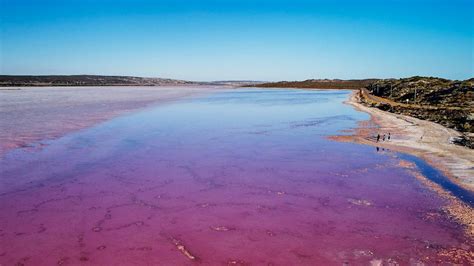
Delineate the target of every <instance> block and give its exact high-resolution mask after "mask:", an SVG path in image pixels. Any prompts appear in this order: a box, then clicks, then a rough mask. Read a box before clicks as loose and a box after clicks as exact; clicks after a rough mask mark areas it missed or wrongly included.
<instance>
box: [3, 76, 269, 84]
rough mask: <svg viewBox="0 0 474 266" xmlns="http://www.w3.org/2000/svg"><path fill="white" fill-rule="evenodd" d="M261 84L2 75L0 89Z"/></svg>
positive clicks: (230, 81)
mask: <svg viewBox="0 0 474 266" xmlns="http://www.w3.org/2000/svg"><path fill="white" fill-rule="evenodd" d="M258 83H261V82H259V81H249V80H244V81H240V80H235V81H234V80H226V81H210V82H199V81H186V80H178V79H166V78H149V77H134V76H103V75H44V76H43V75H0V87H14V86H16V87H50V86H186V85H208V86H214V85H216V86H244V85H254V84H258Z"/></svg>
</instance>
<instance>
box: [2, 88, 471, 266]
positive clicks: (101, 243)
mask: <svg viewBox="0 0 474 266" xmlns="http://www.w3.org/2000/svg"><path fill="white" fill-rule="evenodd" d="M348 94H349V92H347V91H302V90H271V89H269V90H260V89H258V90H257V89H248V90H245V89H240V90H230V91H224V92H219V93H216V94H213V95H210V96H205V97H201V98H198V99H189V100H183V101H180V102H177V103H173V104H169V105H162V106H157V107H155V108H149V109H146V110H144V111H141V112H137V113H135V114H132V115H127V116H123V117H120V118H116V119H113V120H111V121H108V122H106V123H103V124H100V125H98V126H95V127H93V128H89V129H86V130H82V131H79V132H76V133H73V134H69V135H67V136H65V137H63V138H61V139H58V140H55V141H49V142H47V143H36V144H35V145H34V147H33V148H27V149H18V150H14V151H12V152H10V153H9V154H7V156H6V157H4V158H3V159H2V160H1V162H0V171H1V172H0V174H1V176H0V264H1V265H15V264H19V265H22V264H24V265H82V264H84V265H190V264H211V265H246V264H253V265H295V264H297V265H341V264H344V263H349V264H355V265H360V264H362V265H366V264H370V263H372V264H378V263H384V264H389V263H400V264H416V263H421V262H423V263H426V264H433V263H439V262H458V263H463V262H464V263H466V262H468V261H467V260H466V256H465V254H468V253H469V251H472V246H471V244H472V242H470V240H469V239H468V238H467V237H466V236H465V235H464V231H463V228H462V227H461V226H460V225H459V224H457V223H456V222H455V221H453V220H452V219H451V218H449V217H447V216H446V215H445V214H444V213H443V212H442V211H441V208H442V207H443V206H444V205H445V204H446V202H445V201H444V200H443V199H442V198H440V197H439V196H438V195H437V194H436V193H434V192H432V191H430V190H429V189H427V188H426V187H424V186H423V184H422V183H420V182H419V181H418V180H417V179H416V178H415V177H414V176H413V175H412V174H411V173H410V171H408V170H407V169H405V168H402V167H400V166H399V163H400V158H399V157H398V155H397V154H394V153H391V152H381V151H379V152H377V151H376V150H375V149H374V148H372V147H368V146H363V145H356V144H350V143H338V142H333V141H330V140H328V139H327V138H326V136H328V135H332V134H341V132H344V130H347V129H350V128H353V127H355V126H356V124H357V122H358V121H360V120H363V119H367V118H368V116H367V115H366V114H364V113H360V112H356V111H355V110H353V109H352V108H351V107H350V106H347V105H344V104H343V101H344V100H345V99H346V98H347V97H348ZM448 251H449V252H448ZM450 252H451V253H450ZM446 254H448V255H446ZM450 254H451V255H450ZM452 254H461V255H460V257H461V259H459V258H455V256H454V255H452Z"/></svg>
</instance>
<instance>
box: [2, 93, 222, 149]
mask: <svg viewBox="0 0 474 266" xmlns="http://www.w3.org/2000/svg"><path fill="white" fill-rule="evenodd" d="M213 90H216V88H213V87H204V86H202V87H201V86H198V87H196V86H194V87H185V86H182V87H22V88H8V87H7V88H5V87H4V88H0V98H1V99H2V100H1V101H0V117H1V120H0V122H1V126H0V157H2V156H3V155H4V154H5V153H6V152H8V151H9V150H12V149H15V148H18V147H29V146H33V145H32V143H35V142H38V141H43V140H48V139H54V138H58V137H61V136H63V135H65V134H67V133H68V132H72V131H76V130H80V129H82V128H86V127H90V126H92V125H95V124H97V123H100V122H102V121H105V120H108V119H110V118H113V117H116V116H118V115H121V114H124V113H127V112H130V111H133V110H137V109H140V108H144V107H147V106H150V105H155V104H163V103H167V102H171V101H175V100H178V99H181V98H183V97H192V96H197V95H201V94H204V93H209V92H211V91H213ZM40 145H41V144H40ZM36 146H37V145H36Z"/></svg>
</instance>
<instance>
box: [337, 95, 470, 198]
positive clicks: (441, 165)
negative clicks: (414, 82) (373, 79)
mask: <svg viewBox="0 0 474 266" xmlns="http://www.w3.org/2000/svg"><path fill="white" fill-rule="evenodd" d="M346 103H348V104H350V105H352V106H354V107H355V108H356V109H357V110H360V111H363V112H366V113H368V114H369V115H370V117H371V119H370V120H368V121H363V122H361V123H360V124H359V127H358V128H356V129H354V134H351V135H349V136H347V135H345V136H333V137H330V138H331V139H334V140H338V141H350V142H357V143H362V144H367V145H371V146H376V147H380V148H387V149H390V150H393V151H399V152H404V153H408V154H412V155H415V156H417V157H420V158H422V159H423V160H425V161H426V162H428V163H429V164H430V165H432V166H434V167H436V168H437V169H439V170H441V171H442V172H443V174H444V175H446V176H447V177H449V178H450V179H451V181H453V182H454V183H456V184H458V185H460V186H461V187H463V188H465V189H467V190H469V191H472V192H474V150H472V149H469V148H466V147H463V146H459V145H455V144H452V143H450V138H452V137H458V136H460V133H459V132H457V131H456V130H453V129H449V128H446V127H444V126H442V125H440V124H436V123H433V122H430V121H425V120H420V119H417V118H414V117H410V116H405V115H399V114H394V113H390V112H385V111H382V110H379V109H376V108H371V107H367V106H365V105H363V104H361V103H360V100H359V96H358V93H357V92H354V93H353V94H352V95H351V97H350V98H349V100H348V101H347V102H346ZM389 132H390V133H391V139H390V140H389V141H387V140H386V141H382V136H383V134H386V135H388V133H389ZM377 134H380V136H381V139H380V141H379V142H377V141H376V135H377Z"/></svg>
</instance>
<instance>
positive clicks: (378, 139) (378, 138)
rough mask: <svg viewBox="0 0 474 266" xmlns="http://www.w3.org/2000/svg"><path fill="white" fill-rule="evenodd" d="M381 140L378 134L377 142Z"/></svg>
mask: <svg viewBox="0 0 474 266" xmlns="http://www.w3.org/2000/svg"><path fill="white" fill-rule="evenodd" d="M379 141H380V134H377V142H379Z"/></svg>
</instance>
